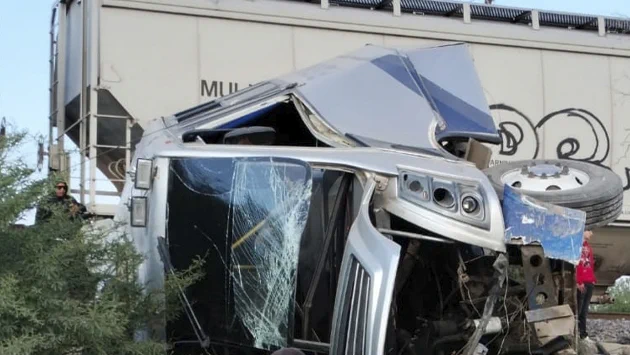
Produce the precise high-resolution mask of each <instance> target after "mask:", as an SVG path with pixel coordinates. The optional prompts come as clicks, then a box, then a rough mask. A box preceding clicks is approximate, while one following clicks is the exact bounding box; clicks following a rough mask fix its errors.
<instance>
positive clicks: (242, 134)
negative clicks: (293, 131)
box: [223, 127, 276, 145]
mask: <svg viewBox="0 0 630 355" xmlns="http://www.w3.org/2000/svg"><path fill="white" fill-rule="evenodd" d="M275 141H276V130H275V129H273V128H271V127H242V128H236V129H234V130H233V131H231V132H229V133H227V134H225V136H223V144H244V145H272V144H273V143H274V142H275Z"/></svg>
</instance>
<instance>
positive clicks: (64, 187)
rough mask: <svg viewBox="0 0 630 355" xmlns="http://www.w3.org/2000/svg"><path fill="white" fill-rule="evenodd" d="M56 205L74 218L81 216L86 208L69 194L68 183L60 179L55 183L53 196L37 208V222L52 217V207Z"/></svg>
mask: <svg viewBox="0 0 630 355" xmlns="http://www.w3.org/2000/svg"><path fill="white" fill-rule="evenodd" d="M54 206H59V207H61V208H62V209H63V210H64V212H65V213H67V214H68V217H70V218H72V219H74V218H79V217H81V216H82V215H83V214H84V213H85V212H86V208H85V206H83V205H82V204H80V203H79V202H77V200H76V199H75V198H74V197H72V196H70V195H69V194H68V184H67V183H66V182H65V181H59V182H57V183H56V184H55V194H54V195H53V196H51V197H50V198H49V199H48V200H47V201H45V202H44V204H43V205H42V206H39V207H38V208H37V214H36V215H35V223H36V224H39V223H42V222H44V221H46V220H48V219H50V217H52V209H51V208H54Z"/></svg>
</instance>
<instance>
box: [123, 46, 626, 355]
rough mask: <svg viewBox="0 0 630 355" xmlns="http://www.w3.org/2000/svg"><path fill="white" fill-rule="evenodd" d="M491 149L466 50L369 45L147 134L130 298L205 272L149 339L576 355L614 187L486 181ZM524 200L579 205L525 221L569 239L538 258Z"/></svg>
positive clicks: (563, 178)
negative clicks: (193, 268) (592, 192)
mask: <svg viewBox="0 0 630 355" xmlns="http://www.w3.org/2000/svg"><path fill="white" fill-rule="evenodd" d="M500 141H501V137H500V136H499V134H498V133H497V129H496V127H495V124H494V122H493V120H492V117H491V115H490V113H489V110H488V105H487V103H486V101H485V98H484V95H483V92H482V89H481V86H480V83H479V79H478V78H477V75H476V73H475V70H474V65H473V62H472V59H471V57H470V55H469V53H468V47H467V45H464V44H453V45H444V46H439V47H430V48H419V49H414V50H399V49H389V48H383V47H378V46H366V47H364V48H362V49H360V50H358V51H355V52H352V53H349V54H346V55H343V56H340V57H337V58H334V59H331V60H329V61H326V62H323V63H320V64H318V65H315V66H313V67H310V68H307V69H304V70H301V71H298V72H295V73H291V74H288V75H285V76H283V77H280V78H277V79H274V80H269V81H265V82H261V83H258V84H256V85H253V86H251V87H249V88H246V89H244V90H241V91H238V92H236V93H234V94H231V95H229V96H226V97H223V98H219V99H216V100H214V101H211V102H208V103H205V104H202V105H199V106H196V107H193V108H191V109H189V110H186V111H183V112H180V113H178V114H175V115H174V116H171V117H164V118H159V119H156V120H154V121H152V123H151V125H150V127H148V128H147V129H146V130H145V132H144V136H143V139H142V140H141V142H140V143H139V144H138V146H137V147H136V153H135V156H134V158H133V165H134V166H135V168H134V169H133V170H132V172H131V174H130V176H129V177H128V179H127V183H126V184H125V188H124V191H123V195H122V196H123V199H122V200H123V201H124V203H122V204H121V206H120V208H119V211H118V214H117V216H116V219H117V220H118V221H121V222H123V223H124V224H125V225H126V226H127V227H128V231H127V232H128V234H129V235H130V236H131V237H132V238H133V240H134V243H135V245H136V247H137V248H138V250H139V251H141V252H142V253H144V255H145V256H146V258H145V261H144V263H143V264H142V266H141V268H140V269H139V273H138V277H139V282H141V283H143V284H144V285H146V287H147V288H149V289H150V288H160V287H162V285H163V280H164V275H165V273H167V272H170V271H172V270H177V269H184V268H186V267H188V266H189V265H190V264H191V263H192V262H193V260H194V259H195V258H197V257H199V256H201V257H205V258H206V263H205V266H204V268H205V269H204V271H205V278H204V279H203V280H201V281H199V282H197V283H196V284H194V285H192V286H190V287H189V288H188V289H187V290H185V291H184V292H183V295H182V296H183V297H182V299H185V300H187V301H186V302H184V306H185V307H186V309H187V317H182V318H180V319H179V320H175V321H169V322H166V321H164V322H157V323H156V324H153V325H151V326H147V328H146V329H144V330H143V334H145V335H146V336H158V337H161V338H162V339H164V340H165V341H167V342H168V344H169V346H170V348H171V350H172V351H174V352H175V353H181V354H191V353H205V352H207V351H212V352H213V353H214V352H216V353H222V354H268V353H270V352H271V351H273V350H274V349H277V348H282V347H295V348H300V349H302V350H303V351H304V352H306V353H329V354H335V355H338V354H366V355H367V354H369V355H376V354H447V353H448V354H452V353H456V354H467V355H470V354H473V353H486V352H489V353H493V354H500V353H527V352H528V351H532V350H539V351H540V352H542V353H553V352H555V351H559V350H562V349H565V348H570V347H574V346H575V342H574V335H575V332H574V324H575V323H574V322H573V317H574V316H573V315H574V313H575V306H576V305H575V283H574V271H573V270H574V269H573V264H572V262H574V261H575V260H574V256H575V254H576V251H577V253H579V249H580V247H581V231H582V230H583V228H584V224H585V223H586V225H587V227H589V228H590V227H593V226H600V225H604V224H606V223H608V222H610V221H612V220H614V219H615V218H616V217H617V216H618V215H619V214H620V212H621V210H620V207H619V206H621V205H620V204H619V203H618V200H619V199H620V198H622V197H620V196H622V193H621V189H622V183H621V180H620V179H619V177H618V176H617V175H615V174H614V173H612V172H609V171H608V170H606V169H603V168H596V167H591V166H590V165H589V164H587V163H579V162H564V161H561V160H558V161H532V162H526V163H524V164H523V166H522V167H519V168H518V169H515V170H514V171H507V172H501V173H500V174H498V175H497V173H496V172H493V171H492V170H484V168H485V167H487V159H488V152H487V148H485V147H484V146H483V145H482V144H481V143H488V144H496V143H499V142H500ZM480 142H481V143H480ZM497 176H498V177H497ZM519 177H520V178H519ZM515 179H516V180H518V181H516V180H515ZM516 182H518V183H519V184H520V185H519V184H517V183H516ZM593 188H595V189H597V190H598V193H599V197H598V198H599V200H598V201H600V202H601V204H600V205H596V206H595V207H593V203H599V202H597V201H595V202H594V201H593V199H592V196H588V201H586V200H584V196H586V195H584V194H582V192H581V191H582V190H583V189H593ZM504 189H505V191H504ZM497 191H500V192H501V193H497ZM519 191H520V193H523V194H528V193H530V192H531V193H532V194H534V195H535V197H536V198H538V199H540V200H543V201H544V200H548V201H551V202H554V203H558V205H562V204H563V202H567V206H568V207H574V208H578V209H579V207H580V206H582V205H580V203H583V204H586V203H587V202H588V203H590V205H589V206H590V207H589V208H585V209H583V211H581V212H580V213H581V214H578V216H577V217H576V218H575V219H574V220H575V221H577V222H576V223H574V224H572V226H571V227H570V228H559V225H555V228H554V225H550V224H549V223H547V222H545V221H544V220H543V222H542V223H538V222H535V221H534V220H533V219H531V221H532V222H531V223H530V222H524V223H526V224H528V225H529V226H530V227H532V226H535V227H537V228H538V229H539V230H544V231H545V233H546V234H549V235H550V236H551V237H549V236H547V237H549V238H552V239H553V238H554V234H558V235H563V233H565V234H566V233H567V232H568V231H569V230H571V233H572V236H573V237H568V238H564V239H562V236H559V237H557V238H556V239H557V240H555V241H554V242H552V243H548V244H545V243H540V240H542V239H544V238H542V237H541V238H536V235H529V236H519V235H515V234H514V233H509V231H506V223H507V222H506V221H507V219H506V218H505V210H504V205H505V201H503V203H502V200H504V199H507V196H516V195H518V193H519ZM510 194H512V195H510ZM514 194H516V195H514ZM567 194H568V195H567ZM569 195H570V196H573V197H572V198H568V197H567V196H569ZM504 196H506V197H505V198H504ZM579 196H582V200H580V197H579ZM547 197H549V198H547ZM611 201H613V202H611ZM530 205H531V206H534V204H532V203H531V201H530ZM540 208H541V207H537V209H540ZM542 208H550V209H553V208H555V207H553V206H551V207H549V206H547V207H542ZM558 208H560V207H558ZM515 216H517V217H518V218H515V220H520V219H521V218H520V217H523V218H522V219H523V221H525V220H526V217H527V216H525V215H522V216H521V215H518V214H517V215H515ZM539 221H540V220H539ZM545 228H546V229H545ZM530 230H531V229H530ZM532 233H534V234H535V233H536V232H535V231H534V232H532ZM575 235H579V238H577V239H576V238H575ZM508 236H509V237H508ZM521 237H522V238H521ZM537 239H538V240H537ZM556 242H557V243H556ZM567 250H568V252H567V253H565V254H563V252H564V251H567Z"/></svg>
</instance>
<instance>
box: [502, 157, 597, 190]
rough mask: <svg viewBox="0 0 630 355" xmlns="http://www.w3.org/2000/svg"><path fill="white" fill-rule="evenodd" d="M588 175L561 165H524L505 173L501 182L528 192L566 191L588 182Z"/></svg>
mask: <svg viewBox="0 0 630 355" xmlns="http://www.w3.org/2000/svg"><path fill="white" fill-rule="evenodd" d="M589 180H590V179H589V177H588V174H587V173H585V172H583V171H581V170H578V169H573V168H569V167H568V166H566V165H562V164H561V163H556V164H534V163H532V164H531V165H524V166H522V167H521V168H516V169H512V170H509V171H507V172H505V173H504V174H503V175H502V176H501V182H502V183H504V184H507V185H509V186H512V187H514V188H517V189H521V190H528V191H538V192H544V191H566V190H573V189H577V188H580V187H582V186H584V185H586V184H587V183H588V182H589Z"/></svg>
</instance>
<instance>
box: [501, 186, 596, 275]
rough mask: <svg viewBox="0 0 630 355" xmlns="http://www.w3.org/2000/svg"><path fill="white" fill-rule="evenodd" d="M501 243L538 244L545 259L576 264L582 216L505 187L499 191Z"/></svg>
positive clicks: (568, 209) (584, 214) (584, 216)
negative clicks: (500, 199)
mask: <svg viewBox="0 0 630 355" xmlns="http://www.w3.org/2000/svg"><path fill="white" fill-rule="evenodd" d="M503 219H504V222H505V242H506V243H508V244H521V243H523V244H531V243H536V242H537V243H540V244H541V245H542V247H543V249H544V251H545V256H546V257H548V258H553V259H561V260H565V261H568V262H571V263H573V264H577V262H578V261H579V259H580V252H581V248H582V240H583V234H584V223H585V221H586V213H585V212H584V211H580V210H575V209H571V208H566V207H560V206H557V205H552V204H550V203H546V202H542V201H538V200H536V199H533V198H531V197H529V196H525V195H523V194H521V193H519V192H518V191H517V190H515V189H514V188H512V187H510V186H508V185H505V188H504V190H503Z"/></svg>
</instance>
